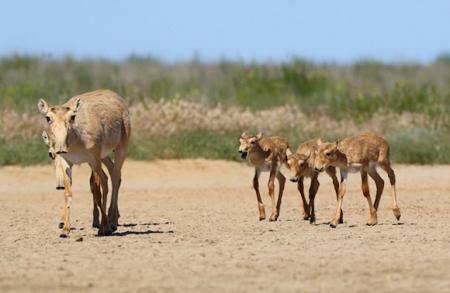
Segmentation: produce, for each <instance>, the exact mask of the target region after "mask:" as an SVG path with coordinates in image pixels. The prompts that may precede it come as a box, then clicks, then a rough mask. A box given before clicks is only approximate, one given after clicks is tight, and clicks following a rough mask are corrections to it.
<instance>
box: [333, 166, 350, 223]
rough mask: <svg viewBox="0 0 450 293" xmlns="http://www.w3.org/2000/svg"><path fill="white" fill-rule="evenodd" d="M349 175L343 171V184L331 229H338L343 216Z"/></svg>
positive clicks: (341, 183)
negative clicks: (342, 211)
mask: <svg viewBox="0 0 450 293" xmlns="http://www.w3.org/2000/svg"><path fill="white" fill-rule="evenodd" d="M347 175H348V173H347V171H343V170H341V182H340V184H339V192H338V201H337V207H336V211H335V214H334V217H333V219H332V220H331V222H330V227H331V228H336V226H337V225H338V223H339V218H340V216H341V209H342V203H343V201H344V195H345V189H346V184H347Z"/></svg>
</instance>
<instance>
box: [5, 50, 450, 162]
mask: <svg viewBox="0 0 450 293" xmlns="http://www.w3.org/2000/svg"><path fill="white" fill-rule="evenodd" d="M449 60H450V58H449V54H442V55H439V56H438V57H437V58H436V61H435V62H434V63H432V64H427V65H422V64H413V63H411V64H385V63H381V62H377V61H374V60H361V61H358V62H355V63H354V64H351V65H337V64H315V63H311V62H308V61H305V60H302V59H294V60H291V61H290V62H285V63H280V64H270V63H266V64H261V63H242V62H230V61H221V62H217V63H212V64H210V63H202V62H199V61H198V60H193V61H191V62H186V63H180V64H166V63H163V62H161V61H159V60H156V59H154V58H145V57H139V56H131V57H130V58H128V59H127V60H124V61H121V62H113V61H109V60H100V59H99V60H97V59H96V60H75V59H72V58H69V57H68V58H64V59H53V58H48V57H34V56H9V57H3V58H0V109H3V112H2V111H0V115H3V117H0V165H5V164H32V163H39V162H44V161H46V160H48V159H47V153H46V150H45V149H46V148H45V146H44V145H43V143H42V142H41V141H40V137H39V132H37V133H36V135H35V137H29V135H28V136H26V135H25V134H23V133H20V131H19V133H15V134H14V135H13V136H11V134H8V135H7V134H6V132H7V131H8V130H9V129H11V126H10V124H11V122H10V121H5V120H6V118H5V117H6V114H5V113H6V112H5V111H9V112H14V113H18V114H17V115H10V116H11V117H19V118H15V119H22V118H20V117H22V116H21V115H25V116H26V117H31V116H33V115H35V113H36V110H35V109H36V101H37V99H38V98H46V99H47V100H49V101H50V102H51V103H55V104H57V103H62V102H64V101H65V100H66V99H67V98H68V97H71V96H73V95H75V94H79V93H82V92H86V91H90V90H93V89H97V88H110V89H112V90H115V91H117V92H118V93H120V94H121V95H123V96H124V97H126V98H127V100H128V101H129V103H130V106H132V107H133V106H134V105H146V104H148V103H150V102H157V101H160V100H162V99H164V100H165V101H171V100H186V101H189V102H194V103H197V104H201V105H202V107H208V108H213V107H216V106H217V105H221V107H223V108H224V109H227V108H229V107H234V108H237V109H241V110H243V109H248V110H250V111H251V112H252V113H254V112H256V111H259V110H262V109H272V108H274V107H279V106H282V105H293V106H296V107H297V108H298V109H300V111H301V112H302V113H303V114H304V115H306V117H310V118H311V119H316V120H317V121H320V120H319V119H317V117H319V116H320V117H322V116H323V117H326V118H327V119H331V120H332V121H337V122H336V123H340V124H339V125H341V128H342V129H335V130H332V131H328V132H327V131H322V130H321V126H322V125H321V124H320V123H321V122H318V123H317V126H316V127H315V128H314V129H310V128H309V129H308V131H304V130H302V127H301V125H299V126H292V125H286V126H285V127H282V128H280V129H279V130H277V131H276V134H280V135H285V136H286V137H288V138H289V141H290V142H291V144H292V145H293V146H294V147H296V146H297V144H298V143H299V142H301V141H302V140H305V139H308V138H310V137H312V136H324V137H327V138H335V137H341V136H342V135H344V134H351V133H354V132H359V131H364V130H368V129H376V130H377V129H378V128H376V127H372V126H371V125H372V124H377V122H380V121H381V122H382V121H383V120H384V119H385V117H386V115H391V116H392V115H394V116H395V115H399V117H400V116H401V115H403V114H405V113H406V114H408V115H409V114H410V115H412V117H414V119H413V120H414V121H415V122H414V124H412V125H410V127H405V126H402V127H399V126H398V125H396V123H395V122H394V123H392V125H390V127H388V128H386V127H385V128H383V129H382V131H383V132H384V134H385V135H386V136H387V138H388V139H389V141H390V142H391V144H392V157H393V160H394V161H395V162H403V163H450V151H449V150H450V149H449V148H450V147H449V144H448V142H450V120H449V119H450V118H449V116H450V115H449V113H450V62H449ZM144 108H145V106H144ZM152 113H153V112H152ZM10 116H8V117H10ZM25 116H24V117H25ZM177 117H178V116H177ZM8 119H9V118H8ZM294 119H295V117H294ZM30 121H31V120H30ZM230 121H233V122H230V123H235V121H234V120H232V119H230ZM346 121H349V122H351V123H353V124H352V125H364V126H361V128H360V129H356V130H355V131H348V130H347V129H345V127H344V126H342V125H345V122H346ZM8 123H9V124H8ZM178 123H180V122H178ZM267 123H270V121H267ZM12 124H13V125H15V124H16V123H12ZM24 125H27V124H24ZM24 127H27V126H24ZM17 129H21V128H20V127H18V128H17ZM177 129H178V128H177ZM230 129H231V130H230ZM263 129H264V127H263ZM135 130H137V131H136V132H135V133H139V135H137V136H136V137H133V141H132V145H131V148H130V155H131V157H132V158H135V159H155V158H195V157H205V158H212V159H236V158H237V156H236V144H237V136H238V135H239V133H240V132H241V131H242V129H239V127H235V128H233V127H229V128H227V130H224V131H213V130H208V129H206V130H205V129H203V130H202V129H197V128H195V129H188V130H183V131H176V132H175V133H169V134H167V135H156V134H155V133H150V134H148V135H143V134H142V133H144V134H145V132H143V131H139V129H136V128H135ZM273 134H275V133H273ZM11 137H13V138H11Z"/></svg>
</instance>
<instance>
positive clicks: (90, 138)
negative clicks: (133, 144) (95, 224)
mask: <svg viewBox="0 0 450 293" xmlns="http://www.w3.org/2000/svg"><path fill="white" fill-rule="evenodd" d="M38 108H39V111H40V112H41V113H42V115H44V116H45V117H46V119H47V122H48V129H49V132H50V135H51V136H52V137H53V138H54V149H55V152H56V154H58V155H60V156H61V157H62V158H63V159H65V160H66V161H67V162H70V163H72V164H81V163H85V162H86V163H88V164H89V166H90V167H91V170H92V175H93V176H92V177H91V181H92V182H91V183H92V193H93V194H94V199H95V202H96V204H97V207H98V208H99V209H100V213H101V223H100V228H99V231H98V234H99V235H109V234H111V233H112V231H113V230H115V229H117V225H118V208H117V201H118V195H119V187H120V183H121V169H122V165H123V162H124V160H125V157H126V153H127V148H128V142H129V138H130V132H131V126H130V118H129V112H128V107H127V105H126V103H125V101H124V100H123V98H122V97H120V96H119V95H118V94H116V93H115V92H113V91H110V90H97V91H93V92H89V93H85V94H81V95H79V96H75V97H73V98H71V99H70V100H69V101H67V102H66V103H65V104H63V105H59V106H49V105H48V103H47V102H46V101H45V100H43V99H41V100H39V102H38ZM111 152H114V167H113V170H112V175H111V181H112V196H111V205H110V208H109V211H108V216H109V219H108V216H107V215H106V208H105V207H104V205H102V195H101V190H100V188H101V186H102V185H103V186H104V185H107V178H105V177H106V176H105V173H104V172H103V171H102V167H101V162H102V159H104V158H106V157H107V156H108V155H109V154H110V153H111Z"/></svg>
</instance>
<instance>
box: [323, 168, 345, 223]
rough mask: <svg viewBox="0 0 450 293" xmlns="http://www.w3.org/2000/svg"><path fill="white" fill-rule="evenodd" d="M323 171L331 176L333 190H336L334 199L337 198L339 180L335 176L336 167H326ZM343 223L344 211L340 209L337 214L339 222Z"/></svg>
mask: <svg viewBox="0 0 450 293" xmlns="http://www.w3.org/2000/svg"><path fill="white" fill-rule="evenodd" d="M325 172H327V174H328V175H329V176H330V177H331V180H332V181H333V187H334V191H335V192H336V201H337V200H339V180H338V179H337V176H336V168H335V167H328V168H327V169H326V170H325ZM343 223H344V212H343V211H342V209H341V214H340V216H339V224H343Z"/></svg>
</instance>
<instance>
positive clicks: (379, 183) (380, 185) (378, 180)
mask: <svg viewBox="0 0 450 293" xmlns="http://www.w3.org/2000/svg"><path fill="white" fill-rule="evenodd" d="M368 171H369V176H370V177H371V178H372V179H373V181H375V185H376V187H377V193H376V196H375V201H374V203H373V207H374V208H375V209H376V210H378V206H379V205H380V199H381V195H382V194H383V189H384V180H383V178H381V176H380V175H379V174H378V172H377V170H376V169H375V167H372V168H369V170H368Z"/></svg>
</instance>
